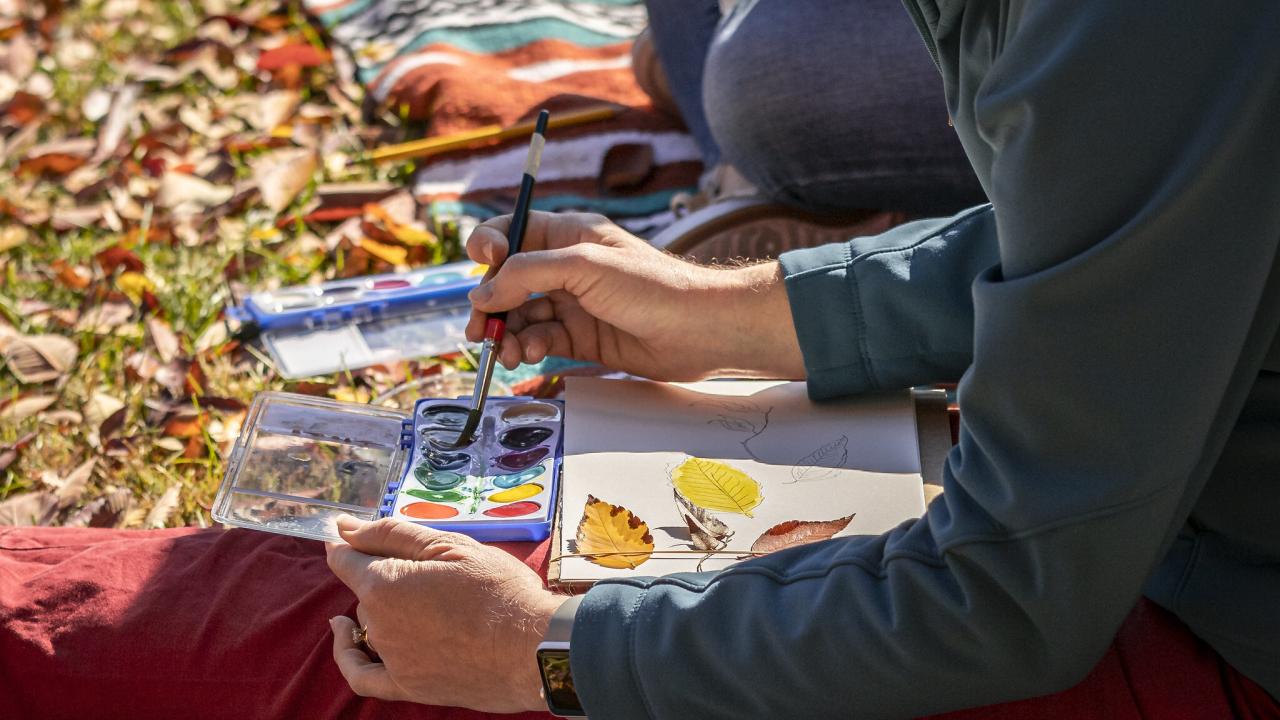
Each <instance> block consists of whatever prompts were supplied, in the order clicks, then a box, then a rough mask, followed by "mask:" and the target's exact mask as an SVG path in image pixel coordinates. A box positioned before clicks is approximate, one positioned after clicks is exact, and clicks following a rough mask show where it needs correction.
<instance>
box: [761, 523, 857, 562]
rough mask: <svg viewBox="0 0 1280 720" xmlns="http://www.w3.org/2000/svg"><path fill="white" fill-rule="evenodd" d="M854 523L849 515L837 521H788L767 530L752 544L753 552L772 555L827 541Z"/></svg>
mask: <svg viewBox="0 0 1280 720" xmlns="http://www.w3.org/2000/svg"><path fill="white" fill-rule="evenodd" d="M852 521H853V515H848V516H846V517H842V518H836V519H835V520H826V521H814V520H788V521H786V522H783V523H778V524H777V525H774V526H773V527H771V528H769V529H768V530H765V531H764V533H763V534H761V535H760V537H758V538H756V541H755V542H754V543H751V552H753V553H770V552H775V551H777V550H781V549H783V548H789V547H795V546H797V545H807V544H809V543H813V542H818V541H819V540H827V539H829V538H831V537H832V536H834V535H835V534H836V533H838V532H840V531H841V530H843V529H845V528H847V527H849V523H850V522H852Z"/></svg>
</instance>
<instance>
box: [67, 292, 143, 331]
mask: <svg viewBox="0 0 1280 720" xmlns="http://www.w3.org/2000/svg"><path fill="white" fill-rule="evenodd" d="M131 317H133V306H132V305H130V304H129V303H127V302H123V301H119V300H108V301H106V302H104V303H102V304H100V305H97V306H96V307H91V308H89V309H88V310H86V311H85V313H84V315H81V316H80V322H78V323H76V329H77V330H83V331H86V332H92V333H96V334H100V335H101V334H105V333H109V332H111V331H112V330H114V329H115V328H118V327H120V326H121V325H124V324H125V323H127V322H129V318H131Z"/></svg>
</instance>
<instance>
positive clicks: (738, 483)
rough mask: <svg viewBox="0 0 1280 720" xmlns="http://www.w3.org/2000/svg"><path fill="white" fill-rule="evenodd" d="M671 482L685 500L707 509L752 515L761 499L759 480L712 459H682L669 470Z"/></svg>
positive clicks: (762, 496) (762, 498)
mask: <svg viewBox="0 0 1280 720" xmlns="http://www.w3.org/2000/svg"><path fill="white" fill-rule="evenodd" d="M671 483H672V484H673V485H675V487H676V490H679V491H680V494H681V495H684V497H685V499H687V500H688V501H689V502H691V503H693V504H694V505H697V506H698V507H700V508H703V509H706V510H717V511H720V512H731V513H738V514H739V515H746V516H747V517H754V516H753V515H752V514H751V511H752V510H754V509H755V507H756V506H757V505H759V504H760V502H761V501H762V500H764V495H763V493H762V492H761V490H760V483H758V482H756V481H755V480H754V479H752V477H751V476H750V475H748V474H746V473H744V472H742V471H741V470H737V469H735V468H731V467H729V466H728V465H725V464H724V463H722V462H717V461H715V460H704V459H702V458H696V457H691V458H689V459H688V460H685V461H684V462H683V463H680V466H679V467H677V468H676V469H675V472H673V473H672V475H671Z"/></svg>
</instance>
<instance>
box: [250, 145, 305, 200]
mask: <svg viewBox="0 0 1280 720" xmlns="http://www.w3.org/2000/svg"><path fill="white" fill-rule="evenodd" d="M317 164H318V162H317V158H316V154H315V152H313V151H311V150H280V151H276V152H273V153H270V154H268V155H264V156H263V157H261V158H259V159H258V161H257V162H255V163H254V168H253V181H254V183H256V184H257V186H258V190H259V191H260V192H261V193H262V202H263V203H264V204H265V205H266V206H267V207H268V208H270V209H271V212H273V213H279V212H280V211H281V210H284V209H285V208H286V207H288V206H289V203H291V202H293V199H294V198H295V197H297V196H298V193H300V192H302V189H303V188H305V187H306V186H307V183H309V182H311V176H312V174H314V173H315V170H316V166H317Z"/></svg>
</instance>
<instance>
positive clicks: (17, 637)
mask: <svg viewBox="0 0 1280 720" xmlns="http://www.w3.org/2000/svg"><path fill="white" fill-rule="evenodd" d="M507 549H508V550H509V551H510V552H512V553H513V554H515V555H516V556H518V557H521V558H523V559H524V560H525V562H527V563H528V564H529V565H530V566H532V567H534V568H538V569H545V567H544V566H545V561H546V553H547V545H546V543H543V544H540V545H533V544H527V543H526V544H519V543H513V544H511V545H509V546H507ZM354 606H355V598H354V596H352V595H351V593H350V592H348V591H347V589H346V587H344V586H343V585H342V584H341V583H339V582H338V581H337V580H336V579H335V578H334V577H333V575H332V574H330V572H329V569H328V567H326V565H325V560H324V549H323V547H322V546H321V544H320V543H318V542H312V541H307V540H295V539H292V538H285V537H281V536H277V535H268V534H265V533H258V532H250V531H245V530H234V531H221V530H196V529H178V530H155V531H110V530H82V529H58V528H35V529H28V528H2V529H0V718H5V719H6V720H16V719H18V718H50V719H53V718H74V719H75V720H85V719H87V718H130V719H131V720H144V719H146V718H166V719H168V718H236V719H237V720H243V719H246V718H373V717H388V718H390V717H394V718H435V719H442V718H478V717H481V716H480V715H479V714H477V713H472V712H469V711H465V710H458V709H452V708H439V707H427V706H421V705H411V704H407V703H386V702H381V701H375V700H366V699H363V698H359V697H356V696H355V695H354V694H352V692H351V690H350V689H349V688H348V687H347V684H346V682H345V681H344V680H343V679H342V676H341V675H339V674H338V670H337V668H336V666H335V665H334V664H333V660H332V657H331V648H332V639H331V637H330V635H329V624H328V619H329V618H330V617H331V616H333V615H337V614H341V613H346V614H352V613H353V612H354V609H355V608H354ZM433 651H434V652H449V649H448V648H437V649H435V650H432V649H429V648H424V649H423V652H433ZM532 661H533V659H532V658H530V662H532ZM531 717H545V716H543V715H532V716H531ZM944 717H945V718H947V720H971V719H976V718H998V719H1001V720H1013V719H1015V718H1017V719H1021V718H1037V719H1038V720H1043V719H1046V718H1049V719H1052V718H1073V719H1074V718H1109V719H1117V720H1126V719H1128V718H1133V719H1134V720H1138V719H1144V720H1155V719H1157V718H1233V717H1235V718H1276V717H1280V706H1278V705H1277V704H1276V702H1275V701H1274V700H1273V699H1272V698H1271V697H1270V696H1269V695H1267V693H1266V692H1264V691H1263V690H1262V689H1260V688H1259V687H1258V686H1257V685H1255V684H1254V683H1252V682H1251V681H1249V680H1248V679H1246V678H1244V677H1242V676H1241V675H1239V674H1238V673H1236V672H1235V671H1234V670H1233V669H1232V668H1231V667H1230V666H1228V665H1227V664H1226V663H1224V662H1223V661H1222V660H1221V659H1220V658H1219V657H1218V656H1217V655H1216V654H1215V653H1214V652H1213V651H1212V650H1211V649H1209V648H1208V647H1207V646H1206V645H1205V644H1204V643H1202V642H1200V641H1199V640H1198V639H1196V637H1195V636H1194V635H1192V634H1191V633H1190V632H1189V631H1188V630H1187V629H1186V628H1185V627H1184V626H1183V625H1182V624H1181V623H1179V622H1178V620H1177V619H1176V618H1174V617H1173V616H1171V615H1170V614H1168V613H1166V612H1165V611H1163V610H1161V609H1159V608H1157V607H1156V606H1154V605H1152V604H1150V603H1148V602H1146V601H1143V602H1142V603H1140V604H1139V605H1138V607H1137V608H1135V609H1134V611H1133V613H1132V614H1131V615H1130V616H1129V618H1128V620H1127V621H1126V622H1125V624H1124V626H1123V627H1122V628H1121V630H1120V633H1119V634H1118V635H1117V637H1116V640H1115V642H1114V644H1113V645H1112V647H1111V649H1110V650H1109V651H1108V653H1107V654H1106V656H1105V657H1104V658H1103V659H1102V661H1101V662H1100V663H1099V664H1098V666H1097V667H1096V668H1095V669H1094V670H1093V672H1092V673H1091V674H1090V675H1089V677H1088V678H1087V679H1085V680H1084V682H1082V683H1080V684H1079V685H1077V686H1076V687H1074V688H1072V689H1070V690H1067V691H1065V692H1062V693H1059V694H1057V695H1051V696H1047V697H1042V698H1036V699H1033V700H1025V701H1022V702H1016V703H1009V704H1005V705H997V706H992V707H989V708H981V709H976V710H968V711H962V712H957V713H952V714H948V715H946V716H944Z"/></svg>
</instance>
